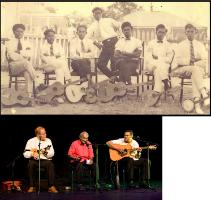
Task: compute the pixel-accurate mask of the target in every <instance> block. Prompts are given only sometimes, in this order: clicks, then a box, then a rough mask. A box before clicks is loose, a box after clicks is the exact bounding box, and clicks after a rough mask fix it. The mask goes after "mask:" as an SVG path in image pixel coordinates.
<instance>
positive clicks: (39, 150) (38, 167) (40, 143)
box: [37, 137, 41, 196]
mask: <svg viewBox="0 0 211 200" xmlns="http://www.w3.org/2000/svg"><path fill="white" fill-rule="evenodd" d="M40 144H41V138H40V137H39V144H38V159H39V160H38V192H37V194H38V196H39V194H40Z"/></svg>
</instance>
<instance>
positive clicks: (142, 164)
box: [133, 158, 151, 182]
mask: <svg viewBox="0 0 211 200" xmlns="http://www.w3.org/2000/svg"><path fill="white" fill-rule="evenodd" d="M150 166H151V161H149V177H148V160H147V159H146V158H140V159H139V160H134V163H133V167H134V168H140V170H141V175H140V177H139V181H141V182H142V181H145V180H148V179H150ZM133 172H134V170H133Z"/></svg>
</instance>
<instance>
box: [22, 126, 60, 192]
mask: <svg viewBox="0 0 211 200" xmlns="http://www.w3.org/2000/svg"><path fill="white" fill-rule="evenodd" d="M35 135H36V137H34V138H31V139H29V140H28V141H27V143H26V147H25V150H24V153H23V155H24V157H25V158H28V159H29V164H28V168H29V189H28V192H29V193H31V192H35V179H36V177H38V173H37V171H36V170H37V168H38V166H39V144H40V166H41V167H42V168H43V167H44V168H46V170H47V174H48V184H49V190H48V192H51V193H58V191H57V190H56V188H55V186H54V184H55V183H54V181H55V180H54V179H55V174H54V164H53V162H52V157H53V156H54V148H53V145H52V142H51V140H50V139H49V138H47V137H46V131H45V128H43V127H41V126H38V127H37V128H36V129H35Z"/></svg>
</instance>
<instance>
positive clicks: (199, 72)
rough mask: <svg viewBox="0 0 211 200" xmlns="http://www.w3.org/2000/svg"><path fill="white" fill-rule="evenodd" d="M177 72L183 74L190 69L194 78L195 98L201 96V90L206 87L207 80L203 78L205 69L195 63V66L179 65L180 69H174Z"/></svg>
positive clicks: (192, 78) (193, 89) (193, 90)
mask: <svg viewBox="0 0 211 200" xmlns="http://www.w3.org/2000/svg"><path fill="white" fill-rule="evenodd" d="M174 71H175V72H176V73H179V74H180V73H181V74H183V73H184V72H186V71H188V72H191V73H192V75H191V80H192V92H193V98H195V97H198V98H200V96H201V92H200V90H201V89H202V88H203V87H205V82H204V79H203V76H204V73H205V72H204V69H203V68H202V67H200V66H197V65H194V66H190V65H187V66H183V67H179V68H178V69H175V70H174Z"/></svg>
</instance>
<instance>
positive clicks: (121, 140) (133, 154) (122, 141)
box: [111, 138, 139, 160]
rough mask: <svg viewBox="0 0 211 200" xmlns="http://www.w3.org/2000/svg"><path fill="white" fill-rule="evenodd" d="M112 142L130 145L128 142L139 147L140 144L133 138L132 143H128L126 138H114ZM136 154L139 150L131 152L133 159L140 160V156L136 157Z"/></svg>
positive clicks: (133, 146)
mask: <svg viewBox="0 0 211 200" xmlns="http://www.w3.org/2000/svg"><path fill="white" fill-rule="evenodd" d="M111 142H112V143H113V144H121V145H128V144H130V145H131V146H132V148H139V144H138V142H136V141H135V140H132V142H131V143H127V142H125V140H124V138H119V139H117V140H112V141H111ZM136 154H137V151H133V152H132V153H131V156H130V157H131V158H133V160H138V158H135V155H136Z"/></svg>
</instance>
